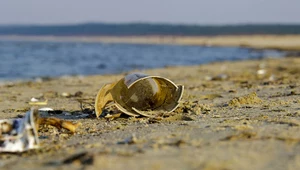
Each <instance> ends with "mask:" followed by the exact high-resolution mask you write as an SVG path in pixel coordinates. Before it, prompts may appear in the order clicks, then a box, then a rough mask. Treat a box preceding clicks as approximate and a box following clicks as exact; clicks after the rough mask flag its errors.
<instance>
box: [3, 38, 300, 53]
mask: <svg viewBox="0 0 300 170" xmlns="http://www.w3.org/2000/svg"><path fill="white" fill-rule="evenodd" d="M0 40H14V41H49V42H51V41H55V42H87V43H92V42H102V43H133V44H175V45H202V46H221V47H228V46H232V47H247V48H253V49H275V50H285V51H298V52H299V51H300V35H228V36H225V35H222V36H4V35H2V36H0Z"/></svg>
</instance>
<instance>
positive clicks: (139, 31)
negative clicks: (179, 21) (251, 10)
mask: <svg viewBox="0 0 300 170" xmlns="http://www.w3.org/2000/svg"><path fill="white" fill-rule="evenodd" d="M252 34H278V35H282V34H300V24H299V25H297V24H294V25H292V24H290V25H280V24H245V25H216V26H200V25H174V24H147V23H129V24H105V23H87V24H77V25H6V26H3V25H2V26H0V35H53V36H76V35H77V36H139V35H175V36H201V35H202V36H204V35H206V36H214V35H252Z"/></svg>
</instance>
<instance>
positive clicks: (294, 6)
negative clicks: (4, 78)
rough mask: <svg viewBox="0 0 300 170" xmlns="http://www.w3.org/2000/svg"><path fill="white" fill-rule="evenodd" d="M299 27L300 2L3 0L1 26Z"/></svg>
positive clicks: (270, 0) (245, 0) (0, 15)
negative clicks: (134, 24) (292, 25)
mask: <svg viewBox="0 0 300 170" xmlns="http://www.w3.org/2000/svg"><path fill="white" fill-rule="evenodd" d="M87 22H110V23H119V22H122V23H124V22H125V23H126V22H152V23H177V24H200V25H201V24H202V25H204V24H238V23H298V24H300V0H1V1H0V24H71V23H87Z"/></svg>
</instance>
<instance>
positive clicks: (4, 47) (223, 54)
mask: <svg viewBox="0 0 300 170" xmlns="http://www.w3.org/2000/svg"><path fill="white" fill-rule="evenodd" d="M267 56H276V57H280V56H283V53H282V52H277V51H272V50H252V49H247V48H238V47H206V46H180V45H151V44H150V45H149V44H147V45H145V44H105V43H81V42H30V41H27V42H26V41H0V80H18V79H25V80H26V79H29V80H30V79H34V78H38V77H57V76H63V75H94V74H112V73H121V72H125V71H130V70H133V69H141V70H142V69H148V68H158V67H165V66H176V65H197V64H204V63H209V62H215V61H225V60H244V59H258V58H264V57H267Z"/></svg>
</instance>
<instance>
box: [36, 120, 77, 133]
mask: <svg viewBox="0 0 300 170" xmlns="http://www.w3.org/2000/svg"><path fill="white" fill-rule="evenodd" d="M37 124H38V125H51V126H54V127H56V128H58V129H61V128H64V129H67V130H69V131H71V132H72V133H75V131H76V129H77V128H78V127H79V126H80V125H81V123H72V122H70V121H67V120H61V119H58V118H56V117H47V118H41V117H40V118H38V119H37Z"/></svg>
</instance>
